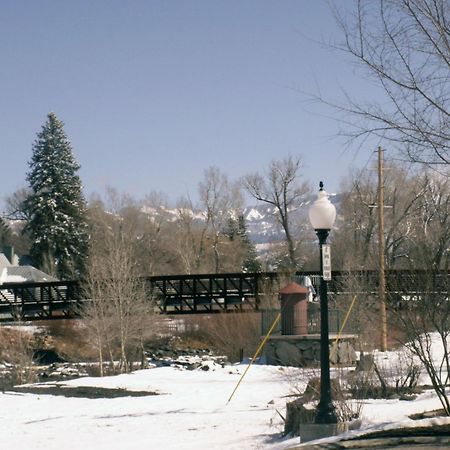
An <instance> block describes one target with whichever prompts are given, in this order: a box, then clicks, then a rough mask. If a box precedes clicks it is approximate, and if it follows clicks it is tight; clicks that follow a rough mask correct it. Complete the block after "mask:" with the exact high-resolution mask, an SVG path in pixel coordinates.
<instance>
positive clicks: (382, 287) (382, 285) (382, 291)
mask: <svg viewBox="0 0 450 450" xmlns="http://www.w3.org/2000/svg"><path fill="white" fill-rule="evenodd" d="M378 253H379V273H378V276H379V281H378V296H379V299H380V315H381V342H380V344H381V351H382V352H385V351H386V350H387V316H386V278H385V273H384V150H383V149H382V148H381V147H378Z"/></svg>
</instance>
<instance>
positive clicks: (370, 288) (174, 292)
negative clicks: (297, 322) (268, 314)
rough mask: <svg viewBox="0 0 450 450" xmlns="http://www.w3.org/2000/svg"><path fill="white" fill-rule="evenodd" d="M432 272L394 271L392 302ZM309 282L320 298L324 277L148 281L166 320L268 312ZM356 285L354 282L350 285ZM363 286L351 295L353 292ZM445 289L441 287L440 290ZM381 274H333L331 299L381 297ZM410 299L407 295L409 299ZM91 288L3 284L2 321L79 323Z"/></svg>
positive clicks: (389, 281)
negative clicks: (268, 304) (277, 299)
mask: <svg viewBox="0 0 450 450" xmlns="http://www.w3.org/2000/svg"><path fill="white" fill-rule="evenodd" d="M424 274H425V275H426V274H427V272H423V271H422V272H419V271H388V272H387V273H386V286H387V290H388V293H389V294H392V295H391V298H394V296H395V295H397V297H399V296H400V294H401V297H402V298H406V297H407V296H408V294H407V293H408V292H412V293H414V295H417V292H418V287H417V284H418V283H420V284H421V286H422V289H423V287H424V286H425V284H424V282H422V281H421V279H422V278H423V277H424ZM449 274H450V272H441V273H439V274H438V277H437V278H436V274H434V278H433V286H434V287H433V289H439V290H440V291H442V292H444V291H445V292H448V291H449V289H447V285H448V280H449ZM305 277H309V280H310V281H311V282H312V287H313V290H314V291H315V292H318V290H319V284H320V283H319V282H320V275H319V273H318V272H297V273H295V274H294V275H290V276H288V275H287V274H286V273H279V272H258V273H223V274H198V275H166V276H152V277H146V278H143V281H144V284H145V288H146V291H147V293H148V299H149V301H153V302H154V304H155V308H156V309H157V311H159V312H160V313H162V314H201V313H217V312H229V311H249V310H250V311H251V310H258V309H260V308H261V306H264V298H265V296H266V295H267V293H268V292H269V291H272V292H278V290H279V288H280V287H283V286H280V283H287V282H288V280H291V281H297V282H298V283H303V281H304V280H305ZM349 280H350V281H349ZM349 285H353V286H355V285H356V286H358V287H357V289H356V290H352V291H351V292H350V291H349V288H348V286H349ZM438 286H440V287H438ZM377 289H378V274H377V272H375V271H359V272H353V273H350V274H349V273H348V272H347V273H343V272H333V273H332V280H331V281H330V282H329V284H328V293H329V294H330V295H334V296H336V295H340V294H352V295H353V294H357V293H364V294H365V295H371V294H373V295H376V293H377ZM405 293H406V294H405ZM89 301H90V299H89V296H88V295H87V289H86V286H85V285H84V284H83V283H82V282H80V281H54V282H43V283H28V282H27V283H3V284H1V285H0V320H3V321H10V320H17V319H20V320H32V319H60V318H65V317H76V316H77V315H78V314H79V312H80V309H81V308H82V306H83V304H84V303H86V302H89Z"/></svg>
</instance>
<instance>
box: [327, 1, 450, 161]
mask: <svg viewBox="0 0 450 450" xmlns="http://www.w3.org/2000/svg"><path fill="white" fill-rule="evenodd" d="M336 5H338V6H335V8H334V12H335V15H336V18H337V20H338V23H339V25H340V26H341V29H342V32H343V35H344V39H343V43H342V44H340V45H339V44H337V47H338V48H339V49H340V50H342V51H343V52H344V53H345V54H347V55H350V57H351V58H352V59H353V60H354V61H355V62H356V63H357V64H358V65H359V67H361V68H362V70H363V72H364V74H365V75H366V76H367V75H368V78H369V80H370V81H372V82H373V84H374V85H375V86H376V87H377V88H379V92H381V95H377V98H376V99H373V100H370V101H360V100H357V99H355V98H352V96H351V95H346V99H347V102H346V103H338V102H334V103H333V102H330V101H329V100H326V99H321V100H323V101H325V103H327V104H329V105H332V106H333V107H334V108H335V109H336V110H337V111H338V117H340V118H341V120H344V121H345V131H344V134H345V135H347V136H349V137H350V138H351V139H365V138H367V137H368V136H370V135H374V136H376V137H377V138H382V139H383V140H385V141H386V140H388V141H389V142H390V144H391V147H392V148H394V147H395V148H396V149H398V150H399V151H400V152H401V153H403V154H404V155H405V156H406V157H407V158H408V159H409V160H411V161H413V162H419V163H425V164H427V165H431V166H435V165H439V164H448V163H449V162H450V132H449V129H450V127H449V124H450V96H449V94H448V93H449V91H450V2H449V0H356V1H355V2H353V5H354V8H353V14H351V13H345V12H344V11H343V8H344V7H343V5H342V4H337V3H336ZM333 48H334V49H336V46H333ZM342 118H344V119H342ZM349 124H351V125H352V128H351V129H349V127H348V125H349Z"/></svg>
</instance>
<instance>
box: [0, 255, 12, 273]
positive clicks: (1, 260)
mask: <svg viewBox="0 0 450 450" xmlns="http://www.w3.org/2000/svg"><path fill="white" fill-rule="evenodd" d="M11 266H12V264H11V263H10V262H9V259H8V258H7V257H6V256H5V254H4V253H2V252H0V270H2V269H4V268H5V267H11Z"/></svg>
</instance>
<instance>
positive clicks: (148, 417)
mask: <svg viewBox="0 0 450 450" xmlns="http://www.w3.org/2000/svg"><path fill="white" fill-rule="evenodd" d="M433 342H436V344H437V343H438V341H437V340H435V339H434V340H433ZM376 358H377V360H383V361H385V362H386V363H387V364H389V362H390V361H391V362H394V361H395V359H398V354H397V353H396V352H386V353H381V352H379V353H378V354H377V355H376ZM203 365H204V364H203ZM207 366H208V368H209V370H202V369H201V368H199V369H196V370H186V369H184V368H182V367H179V366H177V365H173V366H171V367H154V368H150V369H146V370H140V371H136V372H133V373H131V374H126V375H118V376H112V377H105V378H91V377H85V378H78V379H74V380H70V381H65V382H59V384H60V385H62V386H68V387H74V386H95V387H103V388H122V389H127V390H130V391H148V392H149V393H152V392H153V393H157V394H158V395H149V396H146V397H122V398H113V399H106V398H104V399H103V398H100V399H85V398H66V397H62V396H52V395H36V394H25V393H17V392H8V391H6V392H4V393H0V403H1V405H2V408H1V409H0V434H1V437H2V447H3V448H14V449H15V450H21V449H23V450H25V449H30V448H33V449H36V450H40V449H45V450H60V449H65V450H71V449H80V448H82V449H84V450H89V449H96V450H102V449H105V450H106V449H108V450H114V449H123V448H126V449H142V448H152V449H153V448H155V449H157V448H164V449H204V448H205V449H206V448H208V449H225V448H226V449H261V448H264V449H265V448H267V449H277V450H279V449H283V448H288V447H290V446H293V445H298V444H299V438H298V437H295V438H287V439H286V438H283V437H282V435H281V433H282V431H283V421H282V419H281V417H280V414H281V415H285V406H286V402H287V401H289V400H290V397H289V395H290V394H292V393H293V392H295V391H297V392H298V390H303V389H304V387H305V386H306V383H307V380H308V378H309V377H310V376H311V373H312V372H311V369H308V370H306V369H298V368H292V367H276V366H267V365H262V364H261V365H259V364H258V365H253V366H252V367H251V368H250V370H249V371H248V372H247V374H246V377H245V378H244V380H243V382H242V384H241V385H240V386H239V388H238V389H237V391H236V393H235V394H234V397H233V398H232V399H231V401H229V402H228V399H229V397H230V395H231V393H232V392H233V389H234V388H235V387H236V386H237V383H238V381H239V379H240V377H241V375H242V374H243V373H244V371H245V369H246V368H247V366H246V365H245V364H237V365H228V366H224V367H222V366H221V365H219V364H217V363H215V362H213V361H208V364H207ZM334 374H335V371H334V369H332V376H333V375H334ZM54 384H55V383H51V384H49V383H41V384H39V385H38V386H41V387H42V386H50V385H54ZM440 408H441V405H440V403H439V401H438V399H437V397H436V395H435V394H434V392H433V391H431V390H426V391H424V392H422V393H421V394H420V395H418V396H417V398H416V399H415V400H410V401H407V400H399V399H388V400H365V401H364V407H363V411H362V427H361V429H360V430H355V431H352V432H350V434H353V435H358V434H361V433H362V432H366V431H367V430H371V431H375V430H383V429H389V428H396V427H400V426H405V425H406V426H409V427H412V426H427V425H430V424H433V423H441V424H442V423H450V418H435V419H424V420H418V421H413V420H411V419H409V418H408V416H409V415H410V414H413V413H421V412H425V411H432V410H436V409H440ZM337 439H338V438H336V437H333V438H328V441H333V440H337Z"/></svg>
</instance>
